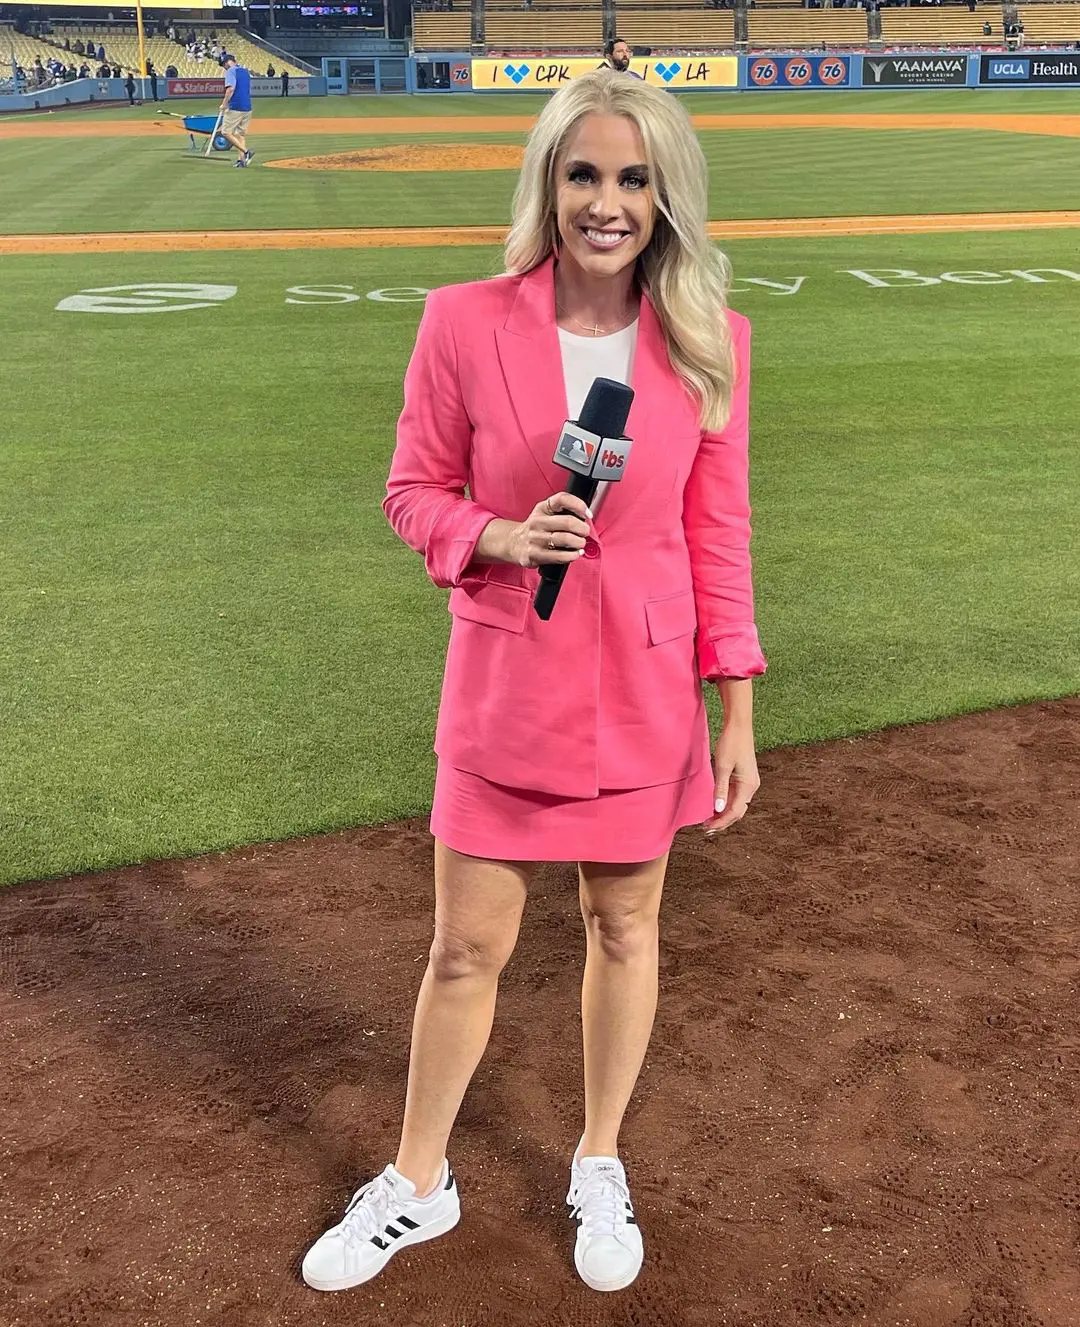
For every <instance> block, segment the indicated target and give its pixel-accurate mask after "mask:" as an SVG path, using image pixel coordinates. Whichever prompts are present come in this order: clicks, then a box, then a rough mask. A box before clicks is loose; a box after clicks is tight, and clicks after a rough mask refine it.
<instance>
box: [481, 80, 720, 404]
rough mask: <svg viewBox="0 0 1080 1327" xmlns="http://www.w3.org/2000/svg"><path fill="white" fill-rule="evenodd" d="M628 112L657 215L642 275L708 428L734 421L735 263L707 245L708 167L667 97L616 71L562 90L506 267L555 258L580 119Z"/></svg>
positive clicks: (544, 122)
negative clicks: (564, 173) (730, 313)
mask: <svg viewBox="0 0 1080 1327" xmlns="http://www.w3.org/2000/svg"><path fill="white" fill-rule="evenodd" d="M593 113H599V114H608V115H625V116H626V117H627V118H628V119H630V120H632V121H633V122H634V123H635V124H636V125H637V127H638V130H639V131H640V133H641V138H642V142H643V143H644V144H645V162H646V165H647V166H648V168H649V187H650V189H651V190H652V195H653V198H654V200H655V204H656V208H657V215H656V224H655V227H654V229H653V234H652V238H651V239H650V241H649V243H648V245H647V246H646V248H645V249H644V251H643V252H642V253H641V255H640V256H639V258H638V267H637V276H638V280H639V282H640V284H641V287H642V289H643V290H644V291H645V292H646V294H647V295H648V296H649V299H650V300H651V301H652V304H653V307H654V308H655V310H656V314H657V317H658V318H659V320H660V325H661V327H662V328H663V331H664V336H665V338H666V340H667V348H668V356H669V358H670V360H671V363H672V365H673V367H674V368H675V370H676V372H677V373H678V374H679V375H680V376H681V377H682V378H683V380H684V381H685V382H686V383H687V385H688V386H689V387H690V389H691V390H692V392H693V393H694V395H695V397H696V398H697V400H698V402H699V403H700V416H701V424H702V427H703V428H706V429H710V430H713V429H719V428H722V427H723V425H724V424H725V423H726V422H727V418H728V415H729V413H730V410H731V394H732V387H733V383H734V377H735V368H734V358H733V352H732V345H731V332H730V329H729V327H728V321H727V318H726V317H725V316H724V310H725V309H726V307H727V291H728V287H729V285H730V283H731V265H730V263H729V262H728V260H727V258H726V257H725V256H724V255H723V254H722V253H721V252H720V250H719V249H717V248H716V247H715V246H714V245H712V244H711V243H710V242H709V238H708V233H707V231H706V220H707V217H708V168H707V166H706V164H705V155H704V153H703V152H702V150H701V145H700V144H699V143H698V140H697V135H696V134H695V133H694V130H693V127H692V125H691V123H690V117H689V116H688V115H687V114H686V112H685V111H684V110H683V108H682V106H680V105H679V103H678V101H677V100H676V98H675V97H674V96H672V95H671V93H669V92H663V91H662V90H661V89H660V88H654V87H651V86H650V85H649V84H648V83H645V82H643V81H642V80H640V79H637V78H632V77H631V76H630V75H628V74H622V73H616V72H614V71H612V70H607V69H598V70H596V71H595V72H593V73H590V74H583V75H582V76H581V77H580V78H575V79H574V80H573V82H571V83H568V84H567V85H566V86H565V87H563V88H560V89H559V91H558V92H556V93H555V95H554V96H553V97H552V98H551V99H550V101H549V102H548V103H547V105H546V106H545V107H544V109H543V111H542V112H541V115H540V118H539V120H537V122H536V124H535V126H534V127H533V130H532V132H531V133H530V135H529V140H528V143H527V144H526V147H525V161H524V164H523V165H522V168H521V176H520V178H519V179H518V183H517V188H516V190H515V191H514V205H513V224H512V225H511V227H510V233H509V234H508V235H507V237H506V270H507V272H509V273H512V274H520V273H525V272H531V271H532V269H533V268H534V267H537V266H538V265H539V264H540V263H542V262H543V261H544V259H545V258H547V257H548V256H549V255H551V254H552V253H554V254H556V255H557V254H558V248H559V229H558V221H557V218H556V211H555V207H556V204H555V197H556V188H557V169H558V165H559V160H560V157H561V155H562V150H563V146H564V144H565V142H566V139H567V137H568V135H569V133H570V131H571V129H572V128H573V127H574V125H575V124H576V123H577V121H578V120H580V119H581V117H582V116H583V115H590V114H593Z"/></svg>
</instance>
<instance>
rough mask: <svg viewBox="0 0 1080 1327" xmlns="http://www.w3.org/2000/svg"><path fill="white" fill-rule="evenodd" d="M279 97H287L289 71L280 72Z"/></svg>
mask: <svg viewBox="0 0 1080 1327" xmlns="http://www.w3.org/2000/svg"><path fill="white" fill-rule="evenodd" d="M281 95H282V96H283V97H287V96H288V95H289V71H288V70H287V69H283V70H282V71H281Z"/></svg>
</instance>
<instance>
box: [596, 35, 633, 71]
mask: <svg viewBox="0 0 1080 1327" xmlns="http://www.w3.org/2000/svg"><path fill="white" fill-rule="evenodd" d="M604 56H605V64H607V66H608V68H609V69H615V70H617V71H618V72H619V73H620V74H629V75H630V76H631V78H640V77H641V75H640V74H636V73H635V72H634V71H633V70H632V69H631V68H630V47H629V46H628V45H627V43H626V42H624V41H623V39H622V38H621V37H613V38H612V39H611V41H609V42H608V43H607V45H606V46H605V47H604Z"/></svg>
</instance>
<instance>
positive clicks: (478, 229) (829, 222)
mask: <svg viewBox="0 0 1080 1327" xmlns="http://www.w3.org/2000/svg"><path fill="white" fill-rule="evenodd" d="M1075 226H1080V212H942V213H936V214H928V215H920V214H914V215H911V216H876V217H768V218H763V219H760V220H753V221H710V222H709V234H710V236H711V237H712V238H713V239H718V240H750V239H766V238H773V239H792V238H797V237H800V236H815V235H926V234H945V233H950V232H957V231H960V232H962V231H972V230H982V231H995V230H1054V229H1068V228H1071V227H1075ZM506 230H507V228H506V226H394V227H389V226H386V227H371V228H368V229H364V228H356V229H340V230H160V231H141V232H140V231H95V232H89V233H84V234H71V235H0V255H2V254H49V253H132V252H137V253H177V252H197V251H199V250H201V249H386V248H432V247H439V246H442V245H447V246H455V245H474V244H501V243H502V242H503V240H504V239H505V238H506Z"/></svg>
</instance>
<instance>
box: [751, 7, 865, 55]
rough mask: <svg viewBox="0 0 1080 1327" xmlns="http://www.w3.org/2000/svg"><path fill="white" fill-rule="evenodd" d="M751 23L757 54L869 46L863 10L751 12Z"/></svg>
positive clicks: (753, 47) (752, 45) (757, 10)
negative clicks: (761, 52)
mask: <svg viewBox="0 0 1080 1327" xmlns="http://www.w3.org/2000/svg"><path fill="white" fill-rule="evenodd" d="M747 20H748V24H749V28H748V35H749V46H750V49H751V50H753V51H770V50H773V51H775V50H788V49H791V50H798V49H800V48H803V47H805V48H808V49H813V48H814V47H821V46H826V47H829V48H830V49H835V48H837V47H845V46H856V47H865V46H867V45H869V29H868V28H867V24H866V13H865V11H864V10H862V9H786V10H784V11H783V12H781V11H780V10H778V9H775V8H774V9H770V10H766V11H762V10H760V9H751V10H750V12H749V14H748V15H747Z"/></svg>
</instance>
